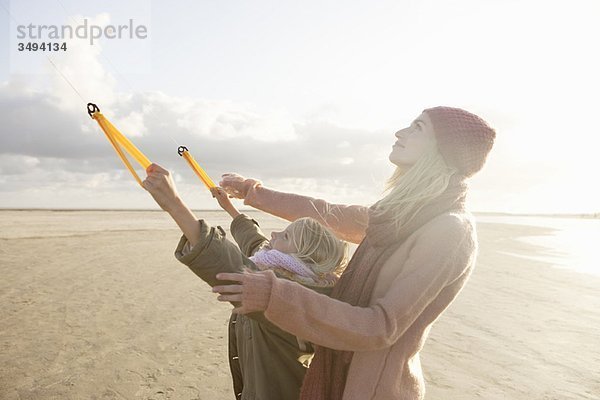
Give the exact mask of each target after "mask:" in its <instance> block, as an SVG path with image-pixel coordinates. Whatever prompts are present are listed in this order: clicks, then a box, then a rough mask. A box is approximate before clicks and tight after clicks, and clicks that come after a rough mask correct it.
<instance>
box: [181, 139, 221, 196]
mask: <svg viewBox="0 0 600 400" xmlns="http://www.w3.org/2000/svg"><path fill="white" fill-rule="evenodd" d="M177 154H179V155H180V156H181V157H183V158H185V161H187V162H188V164H189V165H190V167H192V169H193V170H194V172H195V173H196V175H198V178H200V180H201V181H202V182H204V184H205V185H206V187H207V188H208V189H209V190H210V189H212V188H214V187H217V185H215V183H214V182H213V181H212V179H210V177H209V176H208V174H207V173H206V172H204V170H203V169H202V167H201V166H200V165H198V163H197V162H196V160H194V157H192V155H191V154H190V152H189V151H188V148H187V147H185V146H179V148H178V149H177Z"/></svg>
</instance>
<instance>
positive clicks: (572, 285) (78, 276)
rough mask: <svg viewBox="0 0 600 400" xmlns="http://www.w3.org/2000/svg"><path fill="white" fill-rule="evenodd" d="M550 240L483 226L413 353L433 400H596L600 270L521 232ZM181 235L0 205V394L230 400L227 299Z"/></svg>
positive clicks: (211, 215)
mask: <svg viewBox="0 0 600 400" xmlns="http://www.w3.org/2000/svg"><path fill="white" fill-rule="evenodd" d="M197 215H198V216H199V217H205V219H206V220H207V221H208V222H209V223H211V224H215V225H216V224H221V225H222V226H223V227H224V228H226V229H227V230H228V227H229V218H228V217H227V215H226V214H225V213H223V212H205V213H201V212H198V213H197ZM250 215H252V216H253V217H254V218H256V219H257V220H258V221H259V222H260V223H261V226H262V228H263V230H264V231H265V232H266V233H269V232H270V231H271V230H273V229H280V228H282V227H284V226H285V225H286V222H285V221H282V220H279V219H276V218H273V217H270V216H267V215H264V214H262V213H258V212H252V213H250ZM550 233H551V231H550V229H549V228H542V227H535V226H524V225H510V224H498V223H479V224H478V234H479V240H480V254H479V258H478V264H477V267H476V269H475V271H474V273H473V275H472V277H471V280H470V282H469V283H468V285H467V287H466V288H465V290H464V291H463V293H462V294H461V295H460V296H459V298H458V299H457V300H456V301H455V303H454V304H453V305H452V306H451V307H450V309H449V310H448V311H447V312H446V313H445V314H444V315H443V316H442V317H441V318H440V320H439V321H437V323H436V324H435V325H434V327H433V329H432V331H431V333H430V337H429V340H428V342H427V344H426V345H425V349H424V350H423V352H422V364H423V369H424V373H425V377H426V380H427V398H428V399H486V400H493V399H540V400H542V399H543V400H551V399H556V400H558V399H561V400H562V399H599V398H600V340H599V337H600V336H599V332H600V296H599V293H600V277H597V276H594V275H589V274H580V273H576V272H573V271H569V270H567V269H559V268H554V267H552V266H551V265H550V264H549V263H547V262H544V261H539V260H536V259H534V258H531V257H532V256H535V255H543V254H544V252H545V251H548V250H547V249H545V248H544V247H539V246H535V245H533V244H528V243H526V242H524V241H521V240H519V239H518V238H519V237H526V236H542V235H546V234H550ZM179 236H180V234H179V231H178V229H177V227H176V226H175V224H174V223H173V222H172V221H171V220H170V219H169V218H168V217H167V216H166V215H165V214H164V213H162V212H158V211H157V212H151V211H147V212H143V211H138V212H132V211H0V276H1V279H0V305H1V306H0V321H1V322H0V346H1V351H0V399H3V400H4V399H6V400H13V399H22V400H26V399H32V400H33V399H36V400H37V399H215V400H219V399H233V398H234V397H233V391H232V389H231V384H230V377H229V368H228V364H227V346H226V345H227V342H226V326H227V320H228V317H229V310H230V306H229V305H226V304H221V303H219V302H217V301H216V298H215V295H214V294H213V293H211V292H210V290H209V289H208V286H207V285H206V284H204V283H203V282H202V281H201V280H199V279H198V278H196V277H195V275H193V274H192V273H191V272H190V271H189V270H187V268H186V267H185V266H183V265H182V264H180V263H178V262H177V261H176V260H175V258H174V257H173V250H174V248H175V245H176V243H177V241H178V239H179ZM589 240H595V239H593V238H589Z"/></svg>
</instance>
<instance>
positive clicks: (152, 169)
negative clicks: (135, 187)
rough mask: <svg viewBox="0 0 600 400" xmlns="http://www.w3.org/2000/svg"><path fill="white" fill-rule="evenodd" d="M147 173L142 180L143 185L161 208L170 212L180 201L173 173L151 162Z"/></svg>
mask: <svg viewBox="0 0 600 400" xmlns="http://www.w3.org/2000/svg"><path fill="white" fill-rule="evenodd" d="M146 173H147V174H148V176H147V177H146V179H144V181H143V182H142V186H143V187H144V189H146V190H147V191H148V192H149V193H150V194H151V195H152V197H153V198H154V200H155V201H156V203H157V204H158V205H159V206H160V208H162V209H163V210H165V211H167V212H169V211H170V210H171V209H172V208H173V206H174V205H175V204H177V202H178V201H179V195H178V194H177V189H176V188H175V183H174V182H173V178H172V177H171V173H170V172H169V171H167V170H166V169H164V168H163V167H161V166H160V165H158V164H150V166H149V167H148V168H147V169H146Z"/></svg>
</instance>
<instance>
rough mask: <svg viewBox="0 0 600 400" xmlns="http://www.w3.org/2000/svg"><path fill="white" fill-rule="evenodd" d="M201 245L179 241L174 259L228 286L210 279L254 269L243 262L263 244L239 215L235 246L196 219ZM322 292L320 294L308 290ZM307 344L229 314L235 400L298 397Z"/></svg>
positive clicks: (259, 318) (260, 319) (257, 318)
mask: <svg viewBox="0 0 600 400" xmlns="http://www.w3.org/2000/svg"><path fill="white" fill-rule="evenodd" d="M199 223H200V240H199V241H198V243H197V244H196V245H195V246H194V247H193V248H191V249H190V245H189V244H188V242H187V239H186V237H185V236H183V237H182V238H181V240H180V241H179V244H178V246H177V249H176V250H175V257H176V258H177V259H178V260H179V261H181V262H182V263H183V264H185V265H187V266H188V267H189V268H190V269H191V270H192V272H194V273H195V274H196V275H197V276H198V277H200V278H201V279H202V280H204V281H205V282H206V283H208V284H209V285H210V286H215V285H218V284H227V283H228V282H226V281H219V280H217V279H216V278H215V275H216V274H218V273H219V272H242V271H243V268H244V267H246V268H249V269H251V270H257V268H256V265H255V264H254V262H252V260H250V259H249V258H248V257H249V256H251V255H253V254H254V253H255V252H256V251H257V250H258V249H260V247H262V246H263V245H264V244H265V243H266V241H268V239H267V238H266V237H265V235H264V234H263V233H262V232H261V230H260V228H259V226H258V223H257V222H256V221H255V220H253V219H251V218H249V217H248V216H246V215H244V214H241V215H239V216H238V217H236V218H235V219H234V220H233V221H232V222H231V234H232V236H233V238H234V239H235V241H236V242H237V243H238V245H239V248H238V246H236V245H235V244H234V243H233V242H231V241H230V240H228V239H227V238H226V237H225V236H226V235H225V231H224V230H223V228H221V227H220V226H217V227H216V228H215V227H211V226H210V225H208V224H207V223H206V222H205V221H203V220H200V221H199ZM313 289H315V290H317V291H319V292H321V293H323V289H321V288H319V289H316V288H313ZM312 352H313V349H312V347H311V345H310V344H309V343H307V342H304V341H302V340H300V339H298V338H296V336H294V335H292V334H289V333H287V332H284V331H282V330H281V329H279V328H278V327H276V326H275V325H273V324H272V323H271V322H269V321H267V320H266V319H265V318H264V316H263V315H262V313H255V314H249V315H246V316H245V315H237V314H232V315H231V318H230V320H229V366H230V368H231V375H232V378H233V388H234V393H235V395H236V399H242V400H279V399H283V400H288V399H289V400H293V399H297V398H298V397H299V393H300V387H301V385H302V380H303V379H304V374H305V373H306V367H305V366H304V364H303V363H302V362H304V363H308V362H309V361H310V358H311V357H312Z"/></svg>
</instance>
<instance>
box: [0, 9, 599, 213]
mask: <svg viewBox="0 0 600 400" xmlns="http://www.w3.org/2000/svg"><path fill="white" fill-rule="evenodd" d="M7 10H8V11H9V12H10V15H9V13H8V12H7ZM84 18H86V19H87V21H88V23H89V24H94V25H97V26H100V27H106V26H107V25H111V24H112V25H119V24H126V23H128V22H129V20H132V21H133V22H134V23H135V24H136V25H144V26H145V27H147V32H148V35H147V37H146V38H144V39H140V38H134V39H130V38H121V39H112V40H111V39H108V38H101V39H98V40H97V41H96V42H95V43H94V44H90V43H89V38H88V39H72V40H71V39H68V40H57V39H54V41H55V42H61V43H62V42H63V41H64V42H67V44H68V50H67V51H65V52H49V53H48V52H46V53H45V54H44V53H43V52H26V51H25V52H19V51H18V50H17V47H18V43H19V42H23V41H24V40H23V39H19V38H18V37H17V32H18V31H17V26H18V25H28V24H33V25H35V26H41V25H72V26H78V24H81V23H82V21H83V19H84ZM598 20H600V2H598V1H594V0H590V1H583V0H574V1H569V2H564V1H548V0H546V1H537V0H528V1H516V0H451V1H450V0H439V1H432V0H426V1H417V0H407V1H403V0H394V1H322V0H321V1H312V0H307V1H303V2H291V1H260V0H257V1H170V2H158V1H146V0H145V1H141V0H134V1H129V2H117V1H103V2H91V1H81V0H80V1H74V0H48V1H31V0H20V1H15V0H12V1H7V0H0V208H1V207H4V208H125V209H152V208H156V205H155V204H154V203H153V201H152V199H151V198H150V196H149V194H148V193H147V192H145V191H144V190H143V189H141V188H140V187H139V186H137V183H136V182H135V180H134V179H133V177H132V176H131V175H130V174H129V172H128V171H127V170H126V169H125V168H124V166H123V165H122V164H121V162H120V160H119V159H118V158H117V156H116V154H115V153H114V151H113V150H112V148H111V147H110V145H109V143H108V141H107V140H106V138H105V137H104V135H103V133H102V132H101V130H100V129H99V127H98V126H97V124H96V123H95V122H94V121H93V120H91V119H90V118H89V117H88V115H87V113H86V109H85V103H87V102H88V101H93V102H95V103H97V104H98V105H99V107H100V108H101V110H102V112H103V113H104V114H105V115H106V116H107V117H108V118H109V119H110V120H111V121H112V122H113V124H114V125H115V126H117V127H118V128H119V129H120V130H121V132H123V133H124V134H125V135H126V136H127V137H129V138H130V139H131V140H132V141H133V142H134V143H135V144H136V146H138V147H139V148H140V149H141V150H142V151H143V152H144V153H145V154H146V155H147V156H148V157H149V158H150V159H151V160H152V161H153V162H156V163H158V164H161V165H163V166H164V167H166V168H167V169H169V170H170V171H172V173H173V175H174V178H175V181H176V184H177V187H178V190H179V193H180V195H181V196H182V197H183V198H184V200H185V201H186V202H187V203H188V204H189V205H190V206H191V207H192V208H196V209H210V208H217V207H218V206H217V204H216V203H215V201H214V199H212V197H211V196H210V193H209V192H208V191H207V190H206V189H205V188H204V187H203V186H202V184H201V182H200V181H199V180H198V178H197V177H196V176H195V175H194V173H193V172H192V171H191V169H189V167H188V166H187V164H186V163H185V162H184V161H183V160H182V159H181V158H180V157H178V156H177V154H176V149H177V146H178V145H185V146H187V147H188V148H189V149H190V152H191V154H192V155H193V156H194V157H195V158H196V159H197V161H198V162H199V163H200V164H201V165H202V166H203V167H204V168H205V170H206V171H207V172H208V174H209V175H210V176H212V178H213V180H215V181H218V180H219V176H220V175H221V174H222V173H226V172H237V173H239V174H241V175H244V176H247V177H253V178H256V179H260V180H262V181H263V183H264V184H265V186H268V187H271V188H274V189H277V190H282V191H292V192H296V193H301V194H305V195H310V196H315V197H320V198H324V199H326V200H328V201H331V202H337V203H346V204H350V203H353V204H365V205H369V204H372V203H373V202H375V201H377V199H379V198H380V197H381V196H382V190H383V186H384V183H385V180H386V178H388V177H389V176H390V175H391V174H392V172H393V169H394V167H393V165H392V164H390V162H389V160H388V155H389V153H390V152H391V149H392V148H391V146H392V144H393V143H394V141H395V137H394V132H396V131H397V130H398V129H400V128H402V127H404V126H406V125H408V124H410V123H411V122H412V120H413V119H414V118H416V117H417V116H418V115H419V114H420V113H421V111H422V110H423V109H425V108H428V107H432V106H436V105H447V106H453V107H460V108H463V109H466V110H469V111H471V112H473V113H475V114H477V115H479V116H481V117H482V118H484V119H485V120H486V121H487V122H488V123H489V124H490V125H491V126H492V127H494V128H495V130H496V132H497V137H496V143H495V145H494V148H493V149H492V151H491V153H490V155H489V158H488V161H487V163H486V165H485V167H484V168H483V169H482V171H481V172H479V173H478V174H477V175H475V176H474V177H473V178H472V179H470V186H471V195H470V198H469V205H470V208H471V209H472V210H473V211H479V212H483V211H488V212H510V213H592V212H600V190H599V189H598V184H597V183H596V182H597V181H598V178H597V175H598V172H599V171H600V157H598V145H600V128H599V127H598V123H597V120H596V115H597V111H596V107H597V105H598V97H597V94H598V93H599V92H600V74H598V71H599V70H600V55H599V53H598V52H597V50H596V48H597V38H598V37H600V25H599V24H597V21H598ZM26 41H29V42H31V41H37V42H42V41H43V40H35V39H29V40H26ZM46 56H48V57H49V58H50V60H51V61H52V62H53V63H54V65H55V66H56V68H55V67H53V65H52V64H51V63H50V62H49V61H48V59H47V58H46ZM57 69H58V71H57ZM63 77H64V78H66V79H68V81H69V82H70V84H71V85H72V86H73V87H74V88H75V89H76V91H77V93H76V91H75V90H74V89H73V88H72V87H71V86H70V85H69V84H68V83H67V82H66V81H65V79H64V78H63ZM138 171H139V174H140V175H142V176H143V175H144V174H143V171H142V170H141V169H138ZM236 204H237V205H238V206H242V205H241V203H236Z"/></svg>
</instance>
